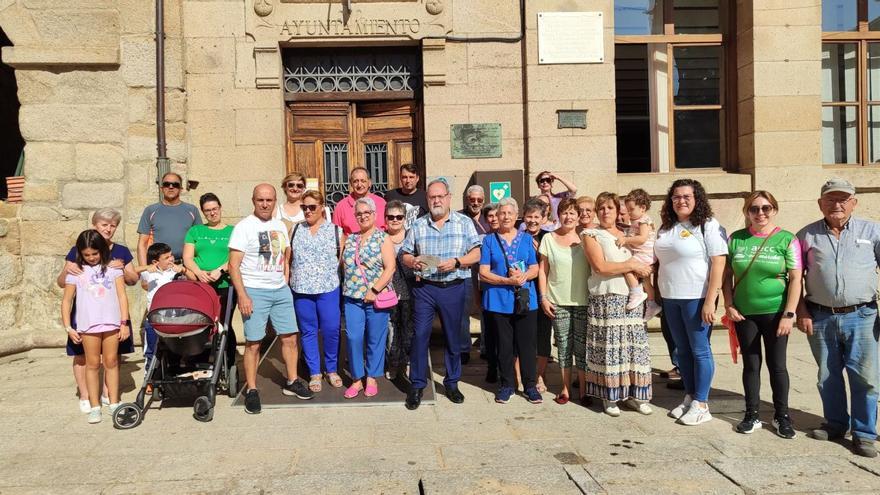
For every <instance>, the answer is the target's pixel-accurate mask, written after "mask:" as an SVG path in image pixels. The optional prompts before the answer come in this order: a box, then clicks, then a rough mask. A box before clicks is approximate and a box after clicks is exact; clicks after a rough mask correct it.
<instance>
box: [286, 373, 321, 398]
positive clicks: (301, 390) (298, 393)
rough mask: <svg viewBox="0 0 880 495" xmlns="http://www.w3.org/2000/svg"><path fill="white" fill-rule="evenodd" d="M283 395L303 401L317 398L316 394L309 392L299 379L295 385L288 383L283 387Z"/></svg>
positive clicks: (295, 381)
mask: <svg viewBox="0 0 880 495" xmlns="http://www.w3.org/2000/svg"><path fill="white" fill-rule="evenodd" d="M281 393H282V394H284V395H293V396H294V397H296V398H298V399H302V400H309V399H311V398H312V397H314V396H315V393H314V392H312V391H311V390H309V387H307V386H306V384H305V382H303V381H302V380H300V379H299V378H297V379H296V380H294V381H293V383H286V384H284V386H283V387H281Z"/></svg>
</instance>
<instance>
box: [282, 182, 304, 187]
mask: <svg viewBox="0 0 880 495" xmlns="http://www.w3.org/2000/svg"><path fill="white" fill-rule="evenodd" d="M285 185H286V186H287V188H288V189H305V188H306V184H305V183H304V182H288V183H287V184H285Z"/></svg>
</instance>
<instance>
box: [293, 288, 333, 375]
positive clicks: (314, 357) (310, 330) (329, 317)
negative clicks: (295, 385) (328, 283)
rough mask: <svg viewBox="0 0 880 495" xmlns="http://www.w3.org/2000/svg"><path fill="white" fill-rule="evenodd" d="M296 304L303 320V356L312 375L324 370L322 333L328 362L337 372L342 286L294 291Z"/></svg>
mask: <svg viewBox="0 0 880 495" xmlns="http://www.w3.org/2000/svg"><path fill="white" fill-rule="evenodd" d="M293 307H294V309H295V310H296V319H297V323H298V324H299V331H300V343H301V345H302V352H303V357H304V358H305V360H306V366H308V368H309V374H310V375H320V374H321V350H320V346H319V345H318V333H319V332H320V335H321V340H322V341H323V342H324V366H325V369H326V370H327V373H336V369H337V361H338V357H339V322H340V315H339V287H337V288H336V289H333V290H332V291H330V292H325V293H323V294H299V293H296V292H294V293H293Z"/></svg>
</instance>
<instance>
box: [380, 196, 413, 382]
mask: <svg viewBox="0 0 880 495" xmlns="http://www.w3.org/2000/svg"><path fill="white" fill-rule="evenodd" d="M405 222H406V205H405V204H404V203H403V202H401V201H398V200H392V201H389V202H388V203H387V204H386V205H385V225H386V230H385V232H386V233H387V234H388V238H389V239H391V242H392V244H393V245H394V255H395V257H396V258H395V259H396V260H397V269H396V270H395V271H394V276H393V277H392V278H391V286H392V287H394V291H395V292H397V298H398V303H397V306H394V308H393V309H392V310H391V326H390V328H389V329H388V332H389V335H388V337H389V338H388V348H387V349H388V350H387V352H388V354H387V356H386V357H385V360H386V361H387V362H386V365H387V368H388V369H387V371H385V378H387V379H389V380H393V379H395V378H397V377H399V376H409V370H408V369H407V367H408V364H409V351H410V349H412V338H413V332H414V331H415V329H414V327H413V306H412V304H413V300H412V294H410V292H411V288H412V285H413V284H414V283H415V279H416V276H415V274H414V273H413V271H412V269H410V268H407V267H406V266H405V265H404V264H403V261H402V260H401V257H400V248H401V246H403V239H404V237H405V236H406V229H404V228H403V226H404V224H405Z"/></svg>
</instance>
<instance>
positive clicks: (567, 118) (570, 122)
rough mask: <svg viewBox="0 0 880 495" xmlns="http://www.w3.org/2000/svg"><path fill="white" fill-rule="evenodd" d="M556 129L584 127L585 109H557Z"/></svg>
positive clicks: (585, 125) (585, 123) (585, 126)
mask: <svg viewBox="0 0 880 495" xmlns="http://www.w3.org/2000/svg"><path fill="white" fill-rule="evenodd" d="M556 117H557V122H556V128H557V129H586V128H587V111H586V110H557V111H556Z"/></svg>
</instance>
